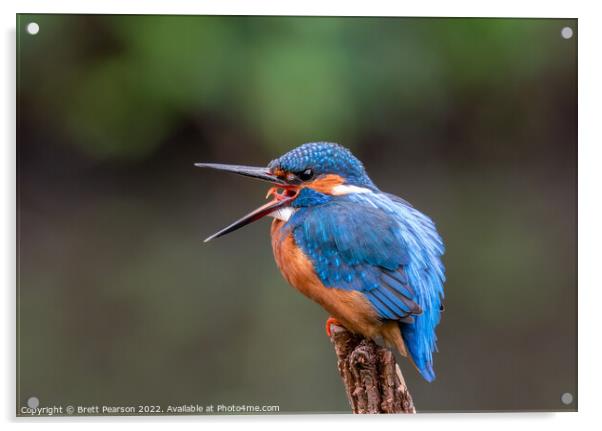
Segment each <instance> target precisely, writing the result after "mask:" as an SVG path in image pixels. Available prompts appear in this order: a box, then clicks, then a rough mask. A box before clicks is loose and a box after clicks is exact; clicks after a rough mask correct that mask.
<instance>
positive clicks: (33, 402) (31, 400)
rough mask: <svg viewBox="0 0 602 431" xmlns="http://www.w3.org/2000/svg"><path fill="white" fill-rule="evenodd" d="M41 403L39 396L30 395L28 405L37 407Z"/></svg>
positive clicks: (32, 407) (33, 407)
mask: <svg viewBox="0 0 602 431" xmlns="http://www.w3.org/2000/svg"><path fill="white" fill-rule="evenodd" d="M39 405H40V400H39V399H38V397H29V398H28V399H27V407H29V408H31V409H37V408H38V406H39Z"/></svg>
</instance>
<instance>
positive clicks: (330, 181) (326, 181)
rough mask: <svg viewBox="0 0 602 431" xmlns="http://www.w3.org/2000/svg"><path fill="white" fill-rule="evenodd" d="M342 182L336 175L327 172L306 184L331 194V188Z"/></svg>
mask: <svg viewBox="0 0 602 431" xmlns="http://www.w3.org/2000/svg"><path fill="white" fill-rule="evenodd" d="M343 183H344V180H343V178H341V177H340V176H338V175H334V174H328V175H325V176H323V177H320V178H318V179H317V180H315V181H313V182H311V183H310V184H308V185H307V187H308V188H310V189H313V190H315V191H317V192H320V193H324V194H332V189H333V188H334V187H336V186H340V185H341V184H343Z"/></svg>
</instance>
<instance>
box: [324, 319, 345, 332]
mask: <svg viewBox="0 0 602 431" xmlns="http://www.w3.org/2000/svg"><path fill="white" fill-rule="evenodd" d="M331 325H334V326H342V325H341V323H340V322H339V321H338V320H337V319H335V318H334V317H332V316H330V317H329V318H328V320H326V335H328V337H332V331H331V330H330V326H331Z"/></svg>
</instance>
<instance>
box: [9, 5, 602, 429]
mask: <svg viewBox="0 0 602 431" xmlns="http://www.w3.org/2000/svg"><path fill="white" fill-rule="evenodd" d="M0 3H1V5H0V7H1V8H2V12H3V13H2V15H1V19H2V23H3V36H4V37H3V43H2V51H3V52H2V60H3V62H4V65H3V67H2V68H0V74H1V75H2V76H1V79H0V83H1V85H2V92H1V93H0V94H2V95H4V97H5V100H4V103H2V105H1V107H0V109H1V110H2V115H0V121H1V123H0V130H2V132H3V135H4V142H3V145H2V146H1V148H2V158H1V160H2V162H3V166H2V169H1V174H0V179H1V182H2V186H1V187H0V194H1V196H0V202H2V205H3V211H2V212H1V213H0V214H1V217H2V218H1V223H0V225H1V226H2V228H3V229H4V235H3V238H4V241H3V245H4V246H3V247H2V249H1V253H2V256H1V259H0V265H1V267H0V268H1V271H2V275H3V276H4V277H3V280H4V283H3V289H2V291H3V293H4V298H3V301H2V304H3V310H2V311H3V312H2V317H1V319H0V321H1V322H2V325H3V328H2V331H1V332H0V346H1V348H2V354H0V363H1V366H0V369H1V370H2V372H3V376H2V378H0V382H3V385H2V386H3V387H2V388H1V389H0V420H2V421H3V422H6V424H5V425H8V427H9V428H11V429H12V428H21V429H30V428H31V427H32V425H34V423H35V422H41V423H42V424H43V426H44V427H48V428H51V429H63V428H64V427H67V428H77V429H79V428H82V427H83V426H85V427H86V428H88V427H89V428H97V429H104V428H105V427H107V426H111V427H112V428H116V429H124V428H126V427H128V428H129V427H131V426H133V425H134V423H135V424H136V425H139V426H144V428H145V429H163V428H165V425H166V423H167V422H174V424H175V425H177V426H183V427H189V428H191V429H195V430H198V429H199V428H206V427H211V428H217V427H224V426H226V427H229V426H243V425H244V426H245V428H249V429H250V430H254V429H257V430H259V429H261V430H262V431H263V430H265V429H280V428H282V427H283V426H286V427H287V428H293V429H305V428H307V427H308V426H314V425H313V424H316V423H322V424H325V425H326V426H328V427H332V428H335V427H336V428H342V427H344V428H345V429H364V428H365V427H368V426H379V427H387V428H389V427H391V428H398V429H401V428H402V427H406V426H413V427H416V426H418V427H425V428H437V429H443V428H445V429H449V428H452V429H455V428H458V429H462V430H473V429H474V430H482V429H483V428H484V427H486V428H487V429H488V430H490V431H494V430H503V431H507V430H508V428H509V427H513V428H514V427H516V428H517V429H521V428H523V427H525V426H529V425H530V426H533V427H540V426H541V427H545V429H546V431H548V430H560V429H562V430H566V429H567V428H569V427H570V428H571V429H572V428H573V427H575V428H577V427H578V429H581V428H597V427H598V426H599V419H598V418H597V415H596V413H597V412H598V411H599V410H600V407H599V400H600V399H601V396H600V388H601V387H602V385H601V382H600V368H601V367H602V364H600V362H602V361H601V360H602V355H601V354H600V353H601V349H600V341H599V340H600V332H599V331H598V330H597V329H598V327H599V325H600V320H599V317H598V316H599V314H600V311H599V309H600V308H601V306H602V298H601V293H600V292H602V286H601V285H600V284H601V281H600V275H599V271H598V269H599V267H600V263H599V260H600V246H601V245H602V238H601V234H600V223H602V213H601V211H600V208H601V205H600V201H601V199H602V193H601V188H602V178H601V175H600V172H601V171H602V169H601V166H600V163H601V161H602V160H601V157H600V146H601V145H602V135H601V132H600V126H599V124H601V122H602V121H601V118H600V117H601V116H602V113H601V112H600V107H599V105H600V101H602V94H601V91H600V90H601V86H600V80H601V79H602V78H601V77H602V67H601V60H600V46H602V44H601V43H600V42H601V34H600V27H601V25H600V24H601V23H600V19H601V16H600V14H598V13H597V12H598V10H597V7H596V6H595V2H593V1H591V2H590V1H588V2H585V1H583V2H581V3H578V4H576V3H577V2H576V1H574V0H573V1H568V0H566V1H546V2H526V1H524V0H521V1H514V0H506V1H498V2H495V3H493V2H483V1H467V0H455V1H453V2H452V1H444V0H441V1H422V2H409V1H402V0H399V1H396V2H394V1H382V0H370V1H361V2H360V1H351V0H337V1H328V2H327V1H325V0H322V1H316V0H303V1H297V0H295V1H280V2H277V1H266V0H255V1H245V0H236V1H227V0H223V1H211V2H208V1H204V2H201V1H194V0H146V1H144V2H142V1H130V2H124V1H123V0H104V1H101V0H95V1H91V0H87V1H83V2H82V1H81V0H80V1H77V0H53V1H51V2H50V1H47V0H46V1H42V0H36V1H34V0H23V1H20V2H9V1H7V0H3V1H2V2H0ZM17 12H21V13H25V12H29V13H42V12H45V13H136V14H143V13H145V14H162V13H169V14H239V15H245V14H253V15H280V14H283V15H286V14H295V15H345V16H353V15H372V16H499V17H562V18H579V29H578V34H577V37H578V38H579V39H578V40H579V114H580V118H579V199H580V200H579V206H578V208H579V331H580V335H579V393H578V397H579V399H578V403H579V410H580V413H578V414H575V413H562V414H542V413H534V414H531V413H529V414H429V415H419V416H418V417H411V418H410V417H403V418H401V417H378V418H375V417H371V418H367V417H352V416H346V415H328V416H309V415H296V416H276V417H257V416H255V417H186V418H94V419H87V418H77V419H71V420H68V421H67V420H64V419H58V418H57V419H43V420H40V421H33V420H30V419H25V420H22V419H19V420H16V419H14V418H13V415H14V411H15V409H14V405H15V404H14V403H15V401H14V396H15V390H14V387H15V386H14V383H15V379H14V366H15V359H14V357H15V355H14V353H15V347H14V343H15V335H14V330H15V311H14V308H15V307H14V304H15V293H14V291H15V233H14V232H15V166H14V165H15V147H14V145H15V46H14V45H15V36H14V35H15V20H16V18H15V14H16V13H17ZM559 318H561V316H559ZM368 421H370V422H368ZM373 421H378V423H377V424H374V425H373ZM402 421H403V422H405V423H402ZM406 421H409V422H406Z"/></svg>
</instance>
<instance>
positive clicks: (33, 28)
mask: <svg viewBox="0 0 602 431" xmlns="http://www.w3.org/2000/svg"><path fill="white" fill-rule="evenodd" d="M39 32H40V26H39V25H38V23H37V22H30V23H29V24H27V33H29V34H31V35H32V36H34V35H36V34H38V33H39Z"/></svg>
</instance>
